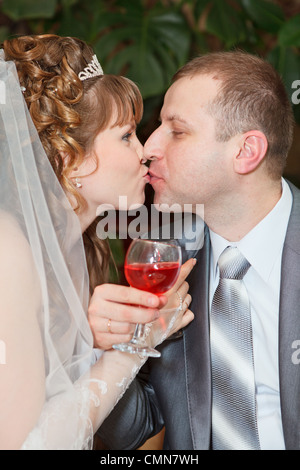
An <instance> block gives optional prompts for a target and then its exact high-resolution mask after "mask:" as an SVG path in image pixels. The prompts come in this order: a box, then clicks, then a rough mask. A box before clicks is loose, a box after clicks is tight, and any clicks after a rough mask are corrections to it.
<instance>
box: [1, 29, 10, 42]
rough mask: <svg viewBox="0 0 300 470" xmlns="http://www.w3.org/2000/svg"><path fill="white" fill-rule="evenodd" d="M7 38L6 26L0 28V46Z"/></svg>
mask: <svg viewBox="0 0 300 470" xmlns="http://www.w3.org/2000/svg"><path fill="white" fill-rule="evenodd" d="M8 36H9V29H8V27H7V26H0V44H2V42H3V41H4V40H5V39H7V38H8Z"/></svg>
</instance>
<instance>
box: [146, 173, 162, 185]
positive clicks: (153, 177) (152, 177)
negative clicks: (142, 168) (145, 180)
mask: <svg viewBox="0 0 300 470" xmlns="http://www.w3.org/2000/svg"><path fill="white" fill-rule="evenodd" d="M149 175H150V184H153V183H155V182H156V181H159V180H162V179H163V178H162V177H161V176H159V175H157V174H156V173H154V172H153V171H151V170H149Z"/></svg>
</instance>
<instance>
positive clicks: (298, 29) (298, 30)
mask: <svg viewBox="0 0 300 470" xmlns="http://www.w3.org/2000/svg"><path fill="white" fill-rule="evenodd" d="M278 42H279V44H281V45H282V46H298V47H299V46H300V15H297V16H294V17H293V18H291V19H290V20H289V21H287V22H286V23H285V24H284V25H283V26H282V28H281V30H280V31H279V36H278Z"/></svg>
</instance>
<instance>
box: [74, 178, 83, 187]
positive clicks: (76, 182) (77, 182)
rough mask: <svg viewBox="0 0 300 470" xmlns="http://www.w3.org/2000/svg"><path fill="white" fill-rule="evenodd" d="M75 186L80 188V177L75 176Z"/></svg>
mask: <svg viewBox="0 0 300 470" xmlns="http://www.w3.org/2000/svg"><path fill="white" fill-rule="evenodd" d="M75 186H76V188H82V184H81V181H80V178H75Z"/></svg>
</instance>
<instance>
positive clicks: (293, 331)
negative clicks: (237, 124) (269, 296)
mask: <svg viewBox="0 0 300 470" xmlns="http://www.w3.org/2000/svg"><path fill="white" fill-rule="evenodd" d="M291 189H292V191H293V198H294V199H293V207H292V212H291V217H290V220H289V225H288V230H287V235H286V240H285V245H284V249H283V255H282V273H281V279H282V281H281V296H280V310H279V312H280V313H279V374H280V398H281V411H282V423H283V431H284V437H285V444H286V448H287V449H300V364H298V363H297V361H295V359H294V360H293V353H294V352H295V349H294V347H295V346H294V347H293V345H294V344H295V341H299V340H300V269H299V266H300V236H299V235H300V192H299V190H297V189H296V188H295V187H293V186H292V185H291ZM298 348H299V346H298ZM298 357H299V356H298Z"/></svg>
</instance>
